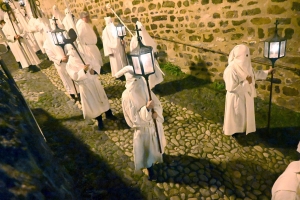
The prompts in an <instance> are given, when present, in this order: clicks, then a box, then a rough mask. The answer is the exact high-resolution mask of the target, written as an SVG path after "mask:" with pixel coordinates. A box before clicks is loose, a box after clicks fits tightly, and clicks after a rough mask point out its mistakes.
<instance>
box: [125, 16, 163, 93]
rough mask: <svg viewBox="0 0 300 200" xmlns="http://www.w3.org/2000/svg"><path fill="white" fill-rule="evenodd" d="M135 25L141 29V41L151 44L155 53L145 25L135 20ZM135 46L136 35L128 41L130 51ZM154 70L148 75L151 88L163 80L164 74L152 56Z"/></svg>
mask: <svg viewBox="0 0 300 200" xmlns="http://www.w3.org/2000/svg"><path fill="white" fill-rule="evenodd" d="M136 25H137V26H138V29H141V31H139V35H140V37H142V43H143V44H144V45H145V46H151V47H152V48H153V53H156V52H157V44H156V42H155V41H154V40H153V39H152V38H151V36H150V35H149V33H148V32H147V31H146V29H145V27H144V26H143V24H142V23H141V22H139V21H137V22H136ZM137 46H138V39H137V36H135V37H132V38H131V41H130V51H132V50H133V49H135V48H136V47H137ZM153 57H154V56H153ZM154 70H155V73H154V74H151V75H150V76H149V85H150V88H151V89H152V88H154V87H155V86H156V85H157V84H159V83H161V82H163V80H164V75H165V74H164V73H163V72H162V70H161V69H160V66H159V64H158V61H157V60H156V59H155V58H154Z"/></svg>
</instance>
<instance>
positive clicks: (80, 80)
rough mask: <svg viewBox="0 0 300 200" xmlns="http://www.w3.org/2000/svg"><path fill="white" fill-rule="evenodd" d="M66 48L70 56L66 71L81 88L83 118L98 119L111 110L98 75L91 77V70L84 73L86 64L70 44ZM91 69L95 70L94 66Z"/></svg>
mask: <svg viewBox="0 0 300 200" xmlns="http://www.w3.org/2000/svg"><path fill="white" fill-rule="evenodd" d="M66 48H67V51H68V53H67V55H69V60H68V63H67V67H66V69H67V72H68V74H69V75H70V77H71V78H72V79H73V80H74V81H75V82H76V83H77V84H78V86H79V91H80V97H81V105H82V111H83V117H84V118H85V119H92V118H96V117H98V116H99V115H101V114H102V113H104V112H106V111H107V110H109V109H110V105H109V102H108V98H107V96H106V93H105V91H104V88H103V86H102V84H101V82H100V80H99V79H98V75H96V74H94V75H91V74H90V72H89V70H88V71H87V72H86V73H85V72H84V64H83V63H82V61H81V60H80V58H79V56H78V54H77V52H76V51H75V50H74V49H73V47H72V46H71V45H70V44H68V45H66ZM85 62H89V61H88V60H87V61H85ZM90 63H91V62H90ZM86 64H88V63H86ZM89 69H94V66H93V65H92V64H91V65H90V67H89Z"/></svg>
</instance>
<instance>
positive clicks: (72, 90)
mask: <svg viewBox="0 0 300 200" xmlns="http://www.w3.org/2000/svg"><path fill="white" fill-rule="evenodd" d="M47 36H48V37H47V39H46V41H45V43H44V46H43V47H44V49H45V52H46V54H47V56H48V58H49V59H50V60H51V61H53V63H54V66H55V68H56V70H57V73H58V75H59V77H60V78H61V80H62V83H63V85H64V88H65V89H66V92H67V93H68V94H78V93H79V87H78V85H77V84H75V82H74V81H73V80H72V79H71V77H70V76H69V74H68V72H67V70H66V65H67V63H65V62H61V59H62V58H63V57H64V56H65V53H64V51H63V49H62V48H61V47H60V46H57V45H55V44H54V43H53V40H52V36H51V33H50V32H49V33H48V34H47Z"/></svg>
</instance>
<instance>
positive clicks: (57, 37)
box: [51, 17, 85, 103]
mask: <svg viewBox="0 0 300 200" xmlns="http://www.w3.org/2000/svg"><path fill="white" fill-rule="evenodd" d="M52 20H53V21H54V24H55V29H54V30H53V31H51V36H52V39H53V43H54V44H55V45H58V46H60V47H61V48H62V49H63V52H65V51H64V47H65V45H66V44H71V45H72V46H73V48H74V49H75V50H76V52H77V53H78V55H79V57H80V59H81V61H82V63H83V64H84V65H85V63H84V61H83V59H82V57H81V55H80V53H79V52H78V50H77V48H76V46H75V45H74V43H73V42H74V41H75V40H76V38H77V35H76V32H75V31H74V29H70V30H69V36H70V39H67V38H66V36H67V32H66V30H64V29H60V28H58V25H57V23H56V21H57V19H55V17H54V18H53V19H52ZM74 34H75V35H74ZM72 83H73V86H74V89H75V92H76V96H77V99H78V101H79V103H80V98H79V96H78V95H77V94H78V92H77V89H76V86H75V83H74V81H73V80H72Z"/></svg>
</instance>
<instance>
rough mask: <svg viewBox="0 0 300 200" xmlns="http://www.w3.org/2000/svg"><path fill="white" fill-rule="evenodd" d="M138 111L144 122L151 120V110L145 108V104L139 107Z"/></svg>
mask: <svg viewBox="0 0 300 200" xmlns="http://www.w3.org/2000/svg"><path fill="white" fill-rule="evenodd" d="M138 112H139V115H140V117H141V119H142V120H144V121H146V122H150V121H151V120H153V119H152V112H151V110H150V111H148V110H147V108H146V105H145V106H143V107H141V109H140V110H139V111H138Z"/></svg>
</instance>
